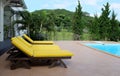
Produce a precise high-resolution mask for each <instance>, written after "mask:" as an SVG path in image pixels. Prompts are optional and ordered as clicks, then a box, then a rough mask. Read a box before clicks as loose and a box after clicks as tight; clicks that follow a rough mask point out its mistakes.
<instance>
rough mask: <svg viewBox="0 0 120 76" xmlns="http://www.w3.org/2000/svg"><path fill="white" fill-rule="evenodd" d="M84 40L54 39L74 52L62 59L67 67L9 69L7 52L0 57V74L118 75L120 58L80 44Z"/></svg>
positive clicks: (53, 75) (7, 75)
mask: <svg viewBox="0 0 120 76" xmlns="http://www.w3.org/2000/svg"><path fill="white" fill-rule="evenodd" d="M86 42H87V41H86ZM86 42H85V41H84V42H82V41H56V42H55V43H56V44H57V45H59V46H60V47H61V48H62V49H66V50H69V51H71V52H73V53H74V56H73V57H72V59H68V60H64V62H65V63H66V64H67V66H68V68H63V67H61V66H56V67H53V68H48V66H32V67H31V69H24V68H18V69H16V70H10V68H9V66H10V63H9V61H6V60H5V59H6V57H7V54H4V55H3V56H1V57H0V76H120V58H118V57H114V56H111V55H108V54H105V53H102V52H99V51H96V50H94V49H91V48H88V47H86V46H83V45H81V44H80V43H86Z"/></svg>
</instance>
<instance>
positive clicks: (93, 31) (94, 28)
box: [89, 14, 100, 40]
mask: <svg viewBox="0 0 120 76" xmlns="http://www.w3.org/2000/svg"><path fill="white" fill-rule="evenodd" d="M98 21H99V17H98V16H97V14H96V15H95V16H94V20H93V21H92V22H91V23H92V24H91V25H89V32H90V35H91V39H92V40H99V39H100V38H99V29H100V28H99V26H98V25H99V22H98Z"/></svg>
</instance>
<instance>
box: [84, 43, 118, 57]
mask: <svg viewBox="0 0 120 76" xmlns="http://www.w3.org/2000/svg"><path fill="white" fill-rule="evenodd" d="M85 45H86V46H89V47H92V48H95V49H98V50H101V51H104V52H107V53H109V54H112V55H116V56H120V44H85Z"/></svg>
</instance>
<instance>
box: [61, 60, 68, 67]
mask: <svg viewBox="0 0 120 76" xmlns="http://www.w3.org/2000/svg"><path fill="white" fill-rule="evenodd" d="M59 61H60V63H61V64H62V65H63V66H64V67H65V68H67V66H66V64H65V63H64V62H63V61H62V60H61V59H59Z"/></svg>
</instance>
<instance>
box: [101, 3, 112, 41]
mask: <svg viewBox="0 0 120 76" xmlns="http://www.w3.org/2000/svg"><path fill="white" fill-rule="evenodd" d="M109 7H110V5H109V3H108V2H107V4H106V5H104V8H102V14H101V16H100V18H99V28H100V29H99V34H100V39H101V40H108V39H109V38H108V36H109V34H108V30H109V29H110V28H109V27H110V18H109V14H110V10H109Z"/></svg>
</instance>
